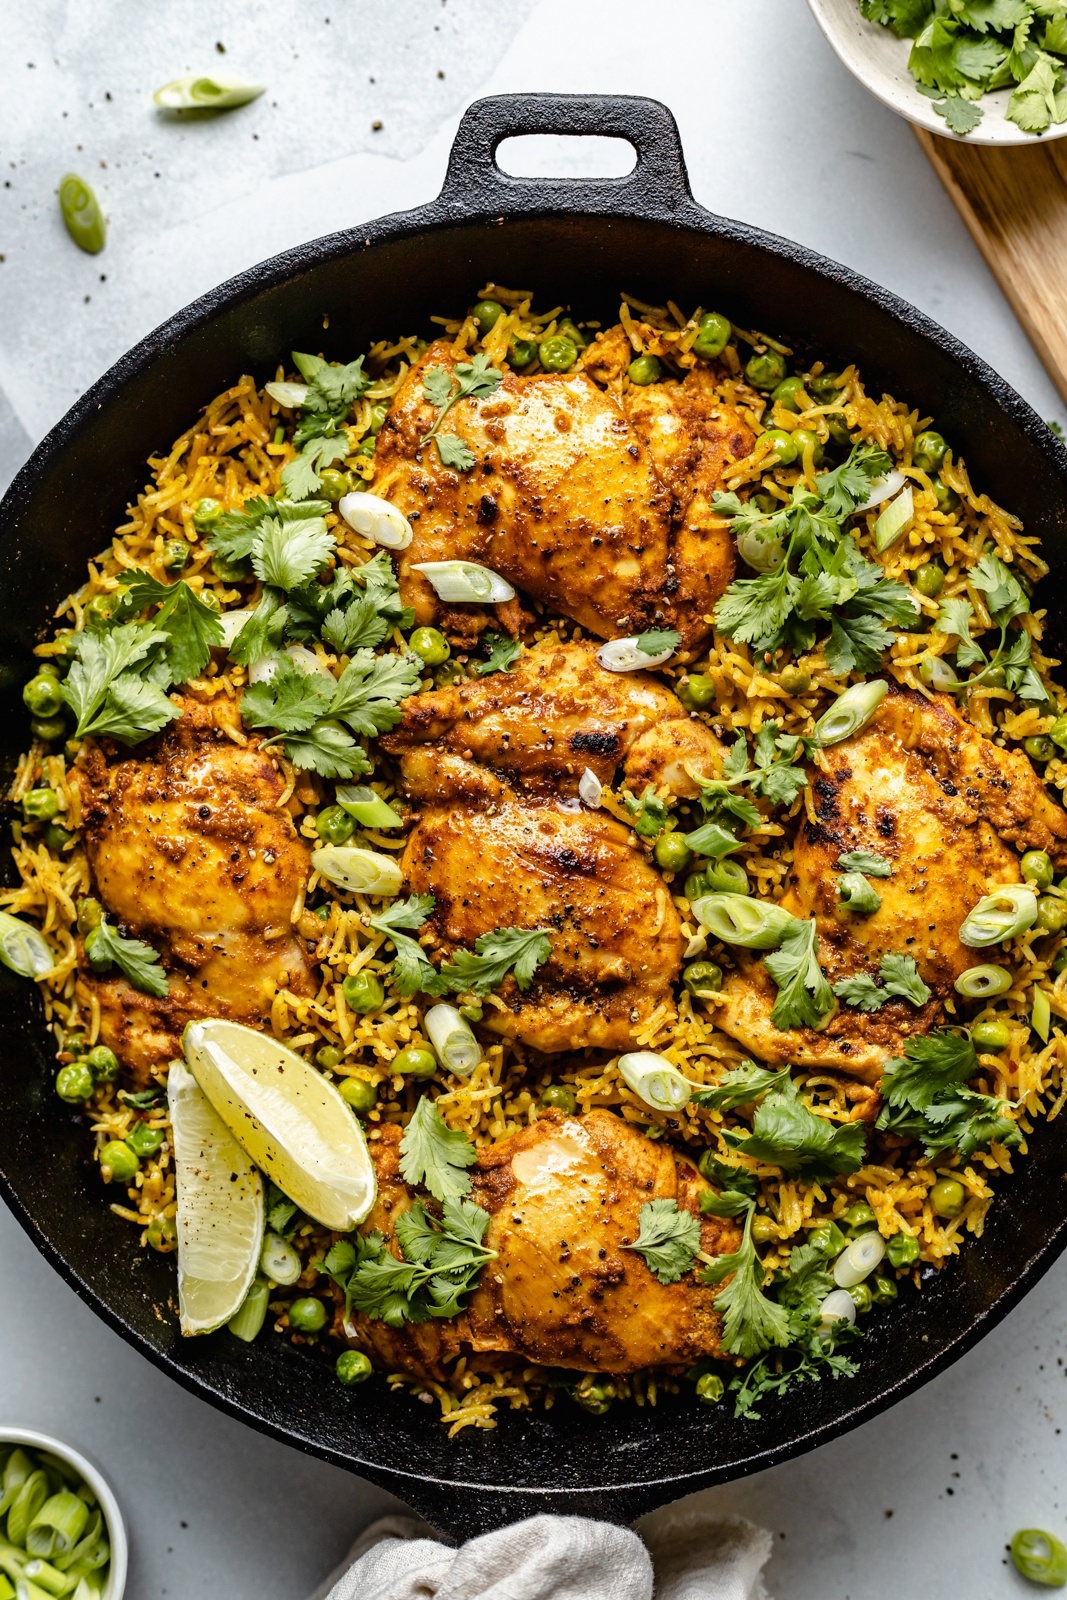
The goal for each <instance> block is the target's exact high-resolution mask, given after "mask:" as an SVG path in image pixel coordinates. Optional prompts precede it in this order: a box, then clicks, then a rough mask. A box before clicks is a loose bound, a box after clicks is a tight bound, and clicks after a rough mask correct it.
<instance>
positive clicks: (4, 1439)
mask: <svg viewBox="0 0 1067 1600" xmlns="http://www.w3.org/2000/svg"><path fill="white" fill-rule="evenodd" d="M8 1444H21V1445H28V1446H29V1448H30V1449H31V1450H47V1451H49V1452H50V1454H52V1455H54V1456H59V1458H60V1460H62V1461H68V1462H69V1463H70V1465H71V1466H72V1467H73V1469H74V1471H75V1472H77V1473H78V1474H79V1476H80V1477H82V1478H84V1479H85V1482H86V1483H87V1484H88V1485H89V1487H90V1488H91V1489H92V1491H93V1493H94V1494H95V1495H96V1498H97V1500H98V1501H99V1502H100V1509H101V1511H102V1512H103V1513H104V1521H105V1523H106V1524H107V1536H108V1539H109V1541H110V1543H111V1566H110V1568H109V1569H108V1580H107V1587H106V1588H105V1590H104V1600H122V1597H123V1595H124V1594H125V1592H126V1568H127V1564H128V1561H129V1544H128V1542H127V1539H126V1524H125V1523H124V1522H123V1520H122V1512H121V1511H120V1510H119V1503H118V1501H117V1500H116V1499H115V1496H114V1494H113V1493H112V1491H111V1485H110V1484H109V1483H108V1481H107V1479H106V1478H105V1477H104V1476H103V1474H102V1473H101V1472H100V1471H99V1469H98V1468H96V1467H94V1466H93V1464H92V1462H91V1461H87V1460H86V1458H85V1457H84V1456H83V1455H81V1454H79V1452H78V1451H77V1450H72V1449H71V1447H70V1445H69V1444H64V1442H63V1440H62V1439H54V1438H53V1437H52V1435H51V1434H49V1433H34V1432H33V1430H32V1429H30V1428H6V1427H4V1426H2V1425H0V1446H2V1445H8Z"/></svg>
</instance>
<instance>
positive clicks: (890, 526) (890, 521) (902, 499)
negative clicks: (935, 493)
mask: <svg viewBox="0 0 1067 1600" xmlns="http://www.w3.org/2000/svg"><path fill="white" fill-rule="evenodd" d="M914 515H915V496H914V494H913V493H912V489H911V484H910V483H909V484H908V485H907V486H906V488H904V489H902V490H901V492H900V494H898V495H897V497H896V499H895V500H891V501H890V503H889V504H888V505H887V506H886V508H885V510H884V511H883V512H882V514H881V516H880V517H879V518H878V521H877V522H876V523H875V525H874V548H875V549H876V550H877V551H878V554H879V555H881V554H882V552H883V551H885V550H888V549H889V547H890V545H894V544H896V542H897V540H898V539H899V538H900V536H901V534H902V533H903V532H904V529H905V528H906V527H907V526H908V523H909V522H910V521H911V519H912V517H913V516H914Z"/></svg>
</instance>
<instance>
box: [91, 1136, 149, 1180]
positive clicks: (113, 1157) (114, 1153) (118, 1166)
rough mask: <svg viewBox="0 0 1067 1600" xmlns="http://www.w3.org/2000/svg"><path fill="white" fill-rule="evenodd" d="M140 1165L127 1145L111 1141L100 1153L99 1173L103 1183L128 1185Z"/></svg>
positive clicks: (119, 1141) (114, 1140)
mask: <svg viewBox="0 0 1067 1600" xmlns="http://www.w3.org/2000/svg"><path fill="white" fill-rule="evenodd" d="M139 1165H140V1163H139V1161H138V1160H137V1157H136V1156H135V1155H134V1153H133V1151H132V1150H131V1149H130V1147H129V1145H128V1144H126V1143H124V1142H123V1140H122V1139H112V1140H111V1141H110V1143H109V1144H106V1145H105V1146H104V1148H103V1149H102V1150H101V1152H100V1171H101V1172H102V1173H103V1176H104V1182H105V1183H130V1182H131V1181H132V1179H133V1175H134V1173H135V1172H136V1171H137V1168H138V1166H139Z"/></svg>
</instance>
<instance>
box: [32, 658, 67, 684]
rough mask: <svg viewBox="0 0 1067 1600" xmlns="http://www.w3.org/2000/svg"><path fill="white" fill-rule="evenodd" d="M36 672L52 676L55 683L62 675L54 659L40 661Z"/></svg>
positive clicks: (42, 675) (46, 676)
mask: <svg viewBox="0 0 1067 1600" xmlns="http://www.w3.org/2000/svg"><path fill="white" fill-rule="evenodd" d="M37 672H38V674H39V676H40V677H42V678H53V679H54V680H55V682H56V683H58V682H59V681H60V679H61V677H62V676H63V675H62V673H61V672H60V670H59V665H58V663H57V662H55V661H42V662H41V664H40V666H39V667H38V668H37Z"/></svg>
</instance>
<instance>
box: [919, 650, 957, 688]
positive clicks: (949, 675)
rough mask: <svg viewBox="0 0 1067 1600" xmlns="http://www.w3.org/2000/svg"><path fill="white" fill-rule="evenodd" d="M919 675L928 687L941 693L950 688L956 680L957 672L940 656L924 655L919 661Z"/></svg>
mask: <svg viewBox="0 0 1067 1600" xmlns="http://www.w3.org/2000/svg"><path fill="white" fill-rule="evenodd" d="M919 677H920V678H921V679H922V681H923V682H924V683H925V685H926V687H927V688H928V689H936V690H937V692H938V693H939V694H944V693H945V692H946V691H947V690H950V689H951V688H952V687H953V685H954V684H955V682H956V674H955V673H954V672H953V670H952V668H951V667H950V666H949V664H948V662H947V661H942V659H941V657H940V656H929V655H927V656H923V658H922V660H921V661H920V662H919Z"/></svg>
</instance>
